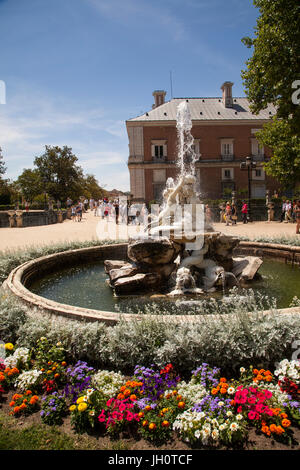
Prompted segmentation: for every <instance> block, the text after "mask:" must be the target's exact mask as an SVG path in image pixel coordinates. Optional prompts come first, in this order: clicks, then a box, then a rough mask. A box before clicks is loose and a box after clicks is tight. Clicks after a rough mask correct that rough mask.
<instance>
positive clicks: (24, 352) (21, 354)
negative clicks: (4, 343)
mask: <svg viewBox="0 0 300 470" xmlns="http://www.w3.org/2000/svg"><path fill="white" fill-rule="evenodd" d="M28 359H29V349H28V348H17V349H16V350H15V352H14V353H13V354H12V355H11V356H8V357H6V358H5V360H4V364H5V365H6V367H10V368H12V367H17V365H19V366H21V367H22V366H24V365H25V364H26V362H27V361H28Z"/></svg>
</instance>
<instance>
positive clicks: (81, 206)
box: [76, 201, 83, 222]
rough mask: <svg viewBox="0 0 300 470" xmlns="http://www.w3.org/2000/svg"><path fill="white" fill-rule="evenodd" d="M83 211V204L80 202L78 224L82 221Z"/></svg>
mask: <svg viewBox="0 0 300 470" xmlns="http://www.w3.org/2000/svg"><path fill="white" fill-rule="evenodd" d="M82 210H83V204H82V202H81V201H78V204H77V206H76V217H77V222H81V221H82Z"/></svg>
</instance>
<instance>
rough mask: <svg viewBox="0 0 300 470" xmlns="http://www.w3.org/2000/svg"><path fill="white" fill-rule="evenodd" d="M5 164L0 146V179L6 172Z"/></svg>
mask: <svg viewBox="0 0 300 470" xmlns="http://www.w3.org/2000/svg"><path fill="white" fill-rule="evenodd" d="M6 169H7V168H6V166H5V163H4V160H3V155H2V148H1V147H0V180H2V176H3V175H4V173H5V172H6Z"/></svg>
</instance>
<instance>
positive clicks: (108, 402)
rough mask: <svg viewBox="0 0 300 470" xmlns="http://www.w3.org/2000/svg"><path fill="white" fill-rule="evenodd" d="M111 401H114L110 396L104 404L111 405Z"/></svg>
mask: <svg viewBox="0 0 300 470" xmlns="http://www.w3.org/2000/svg"><path fill="white" fill-rule="evenodd" d="M113 401H114V399H113V398H110V399H109V400H107V402H106V406H111V404H112V402H113Z"/></svg>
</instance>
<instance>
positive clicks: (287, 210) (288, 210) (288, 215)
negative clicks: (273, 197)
mask: <svg viewBox="0 0 300 470" xmlns="http://www.w3.org/2000/svg"><path fill="white" fill-rule="evenodd" d="M292 221H293V220H292V204H291V202H290V201H286V205H285V217H284V222H285V223H286V224H287V223H288V222H292Z"/></svg>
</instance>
